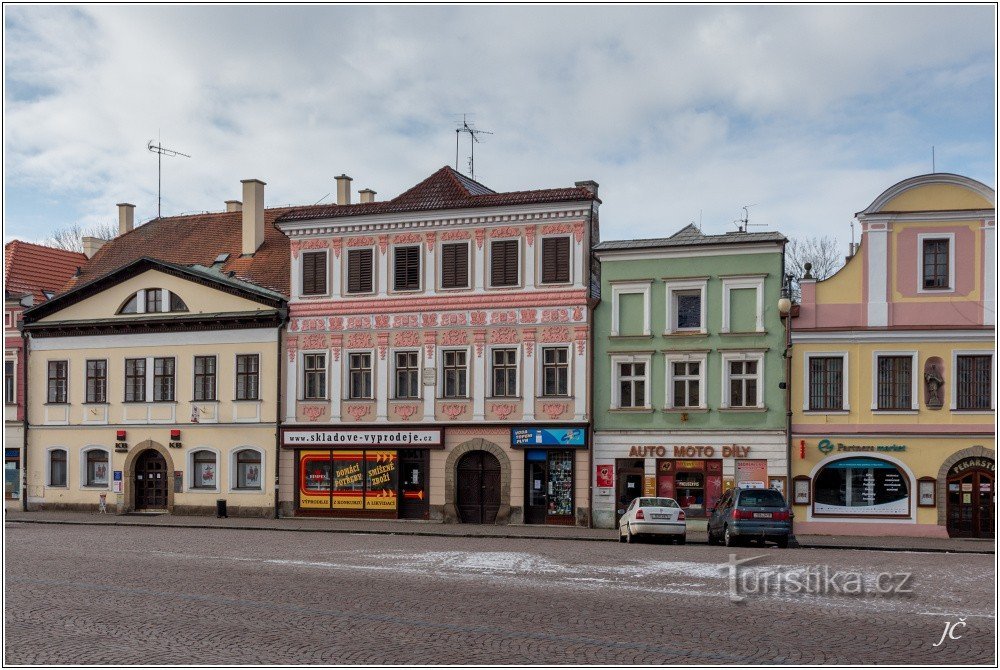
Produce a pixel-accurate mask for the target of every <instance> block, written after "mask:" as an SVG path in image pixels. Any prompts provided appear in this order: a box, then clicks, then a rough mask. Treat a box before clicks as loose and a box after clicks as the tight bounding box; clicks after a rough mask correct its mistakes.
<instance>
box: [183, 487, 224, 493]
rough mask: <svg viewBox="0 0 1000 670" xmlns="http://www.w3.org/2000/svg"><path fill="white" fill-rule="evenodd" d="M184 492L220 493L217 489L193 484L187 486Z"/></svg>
mask: <svg viewBox="0 0 1000 670" xmlns="http://www.w3.org/2000/svg"><path fill="white" fill-rule="evenodd" d="M184 493H222V491H220V490H219V489H202V488H196V487H194V486H191V487H188V488H187V489H186V490H185V491H184Z"/></svg>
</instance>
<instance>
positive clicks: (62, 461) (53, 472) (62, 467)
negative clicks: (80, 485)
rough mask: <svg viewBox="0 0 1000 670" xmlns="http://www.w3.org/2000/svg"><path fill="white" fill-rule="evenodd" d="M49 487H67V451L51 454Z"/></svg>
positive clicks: (62, 450) (54, 451)
mask: <svg viewBox="0 0 1000 670" xmlns="http://www.w3.org/2000/svg"><path fill="white" fill-rule="evenodd" d="M49 486H66V450H65V449H53V450H51V451H50V452H49Z"/></svg>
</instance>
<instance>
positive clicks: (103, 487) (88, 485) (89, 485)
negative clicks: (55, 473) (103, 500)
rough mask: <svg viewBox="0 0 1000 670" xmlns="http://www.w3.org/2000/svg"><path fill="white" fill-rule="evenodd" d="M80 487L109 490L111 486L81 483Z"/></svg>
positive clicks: (82, 488) (86, 489)
mask: <svg viewBox="0 0 1000 670" xmlns="http://www.w3.org/2000/svg"><path fill="white" fill-rule="evenodd" d="M80 489H81V490H83V491H110V490H111V487H110V486H106V485H101V484H82V485H81V486H80Z"/></svg>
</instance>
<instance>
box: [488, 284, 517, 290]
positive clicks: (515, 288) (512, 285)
mask: <svg viewBox="0 0 1000 670" xmlns="http://www.w3.org/2000/svg"><path fill="white" fill-rule="evenodd" d="M522 288H524V287H523V286H521V285H520V284H510V285H509V286H507V285H505V286H493V285H490V286H487V287H486V290H487V291H511V290H517V289H522Z"/></svg>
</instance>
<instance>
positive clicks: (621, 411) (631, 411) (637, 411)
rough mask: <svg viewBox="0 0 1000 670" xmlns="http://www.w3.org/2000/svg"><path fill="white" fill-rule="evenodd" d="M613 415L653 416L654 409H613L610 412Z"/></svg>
mask: <svg viewBox="0 0 1000 670" xmlns="http://www.w3.org/2000/svg"><path fill="white" fill-rule="evenodd" d="M608 411H609V412H611V413H613V414H652V413H653V412H654V411H655V410H654V409H653V408H652V407H612V408H610V409H609V410H608Z"/></svg>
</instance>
